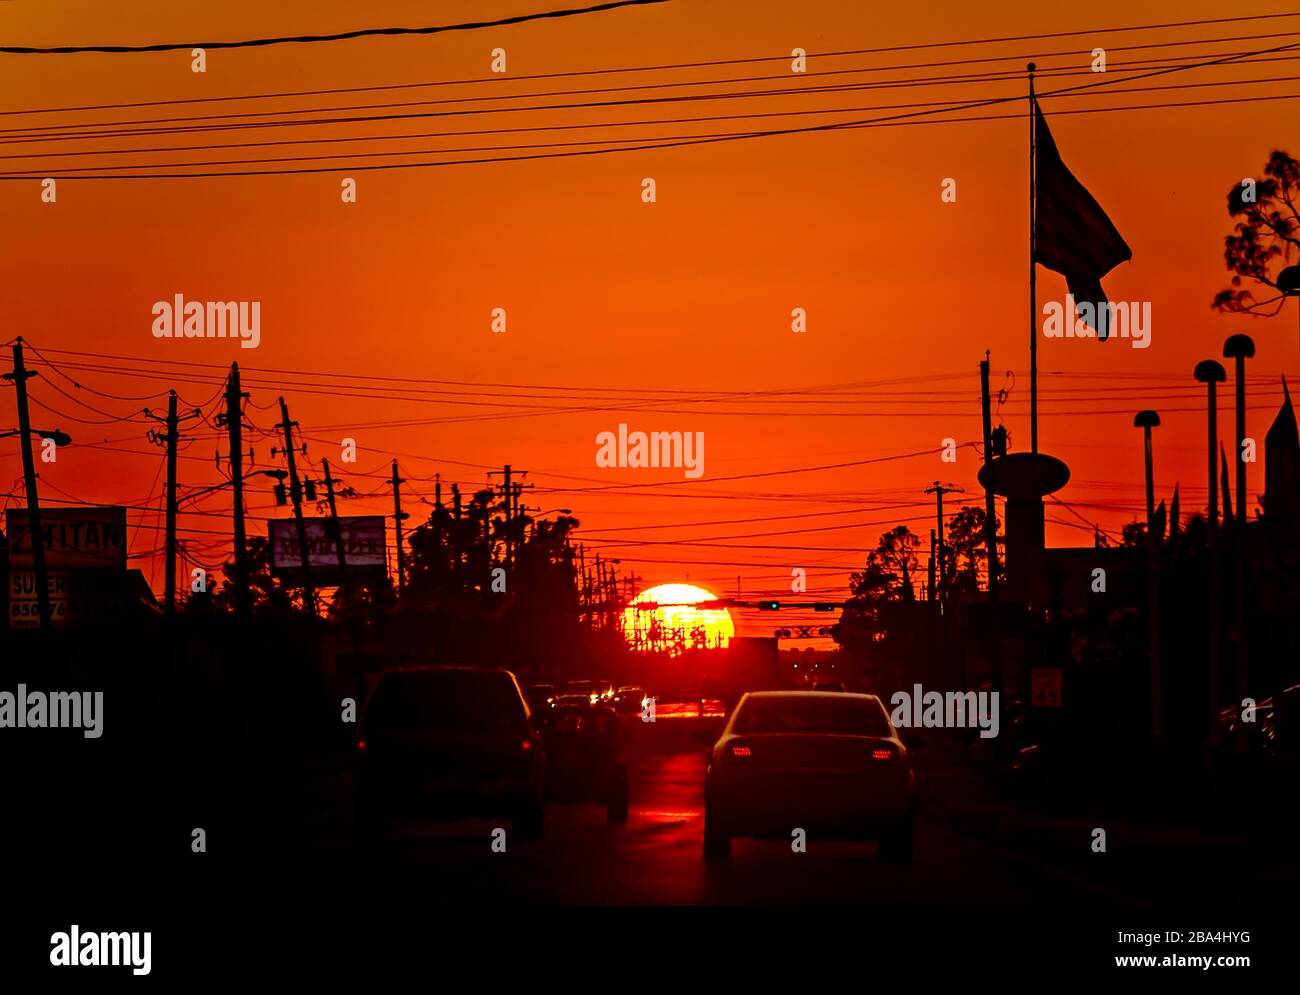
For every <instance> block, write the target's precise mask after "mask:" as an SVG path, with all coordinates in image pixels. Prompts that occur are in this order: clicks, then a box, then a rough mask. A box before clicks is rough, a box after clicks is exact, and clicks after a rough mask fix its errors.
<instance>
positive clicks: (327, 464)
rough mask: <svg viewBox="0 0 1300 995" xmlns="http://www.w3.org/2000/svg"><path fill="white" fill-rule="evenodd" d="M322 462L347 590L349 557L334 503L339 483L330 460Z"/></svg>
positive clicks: (336, 547) (335, 541)
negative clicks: (331, 471) (336, 485)
mask: <svg viewBox="0 0 1300 995" xmlns="http://www.w3.org/2000/svg"><path fill="white" fill-rule="evenodd" d="M320 462H321V468H322V469H323V470H324V471H325V495H326V497H327V498H328V500H329V506H330V531H331V532H333V533H334V548H335V549H336V550H338V554H339V570H340V571H341V572H342V575H343V577H344V581H343V590H344V591H347V590H348V589H349V584H348V582H347V576H348V558H347V555H346V554H345V553H344V551H343V526H342V525H341V524H340V523H339V510H338V507H337V506H336V505H335V504H334V485H335V484H337V483H338V481H337V480H335V479H334V478H333V477H331V476H330V461H329V460H327V459H322V460H321V461H320Z"/></svg>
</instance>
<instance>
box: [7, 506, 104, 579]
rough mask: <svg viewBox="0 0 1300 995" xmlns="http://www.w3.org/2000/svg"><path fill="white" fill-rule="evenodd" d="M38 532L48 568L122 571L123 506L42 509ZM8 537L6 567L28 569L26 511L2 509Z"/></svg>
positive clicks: (30, 561)
mask: <svg viewBox="0 0 1300 995" xmlns="http://www.w3.org/2000/svg"><path fill="white" fill-rule="evenodd" d="M41 532H42V533H44V537H45V565H46V567H48V568H49V569H51V570H55V569H70V570H125V569H126V509H125V508H42V509H41ZM5 533H6V535H7V536H8V539H9V568H10V569H11V570H30V569H32V567H33V566H34V564H33V563H32V541H31V530H30V529H29V528H28V526H27V510H26V509H25V508H10V509H8V510H7V511H6V512H5Z"/></svg>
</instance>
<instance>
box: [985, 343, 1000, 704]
mask: <svg viewBox="0 0 1300 995" xmlns="http://www.w3.org/2000/svg"><path fill="white" fill-rule="evenodd" d="M980 405H981V408H982V415H983V421H984V467H985V476H986V477H987V483H986V484H985V486H984V545H985V547H986V549H987V555H986V562H987V563H988V571H989V581H988V587H989V669H990V671H991V674H990V676H991V678H992V684H993V690H994V691H997V692H999V697H998V700H999V701H1001V700H1002V696H1001V692H1002V690H1003V688H1002V639H1001V631H1000V619H999V618H998V510H997V501H996V500H995V499H994V497H993V469H992V467H993V401H992V398H991V396H990V394H989V353H988V350H987V349H986V350H985V351H984V359H983V360H981V361H980Z"/></svg>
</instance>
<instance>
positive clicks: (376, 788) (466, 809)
mask: <svg viewBox="0 0 1300 995" xmlns="http://www.w3.org/2000/svg"><path fill="white" fill-rule="evenodd" d="M356 745H357V760H358V770H357V780H356V791H355V797H354V809H355V811H354V815H355V820H356V823H355V824H356V830H357V836H358V838H359V840H360V841H362V842H363V843H366V844H372V843H378V842H383V841H385V840H387V839H388V838H390V837H391V836H392V834H393V830H394V827H395V824H396V822H397V820H398V819H400V818H404V817H408V816H416V815H419V816H433V817H435V818H439V817H441V818H460V817H466V816H509V817H510V818H511V819H512V834H513V836H514V837H515V838H516V839H521V840H536V839H540V838H541V837H542V834H543V830H544V807H543V802H544V791H545V749H544V745H543V742H542V738H541V735H540V733H539V732H538V731H537V729H536V728H535V727H534V724H533V719H532V716H531V713H530V711H529V708H528V703H527V701H526V700H525V698H524V693H523V691H522V690H521V689H520V687H519V682H518V680H516V679H515V675H514V674H512V673H511V672H510V671H508V670H501V669H490V668H486V667H455V666H433V667H403V668H396V669H392V670H388V671H385V672H384V673H382V674H381V675H380V677H379V680H378V682H377V683H376V684H375V687H374V689H373V690H372V691H371V693H370V696H369V697H368V699H367V701H366V707H365V710H364V711H363V713H362V716H361V721H360V723H359V724H358V730H357V743H356Z"/></svg>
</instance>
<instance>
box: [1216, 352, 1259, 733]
mask: <svg viewBox="0 0 1300 995" xmlns="http://www.w3.org/2000/svg"><path fill="white" fill-rule="evenodd" d="M1223 355H1224V358H1225V359H1233V360H1236V363H1235V364H1234V366H1235V368H1234V371H1233V372H1234V376H1235V380H1236V388H1237V456H1236V459H1237V527H1236V528H1235V529H1234V530H1233V533H1234V535H1233V539H1234V541H1235V544H1236V554H1237V571H1236V572H1237V583H1236V585H1235V586H1236V592H1235V606H1234V607H1235V609H1236V611H1235V613H1234V614H1235V615H1236V620H1237V633H1236V637H1237V638H1236V645H1237V653H1236V658H1237V673H1236V681H1235V684H1236V691H1237V693H1236V697H1237V699H1238V700H1242V699H1244V698H1245V697H1246V695H1247V694H1248V693H1249V682H1248V680H1247V673H1246V665H1247V664H1246V660H1247V656H1246V462H1245V460H1244V459H1242V447H1243V445H1244V443H1245V440H1246V360H1247V359H1250V358H1251V357H1252V356H1254V355H1255V342H1254V340H1253V339H1251V337H1250V336H1249V335H1232V336H1230V337H1229V338H1228V340H1227V341H1226V342H1224V343H1223ZM1237 726H1238V733H1237V737H1236V741H1235V743H1234V744H1233V746H1234V748H1235V750H1236V752H1237V755H1238V756H1241V755H1244V754H1245V752H1246V729H1245V725H1244V724H1243V723H1240V722H1239V723H1237Z"/></svg>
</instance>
